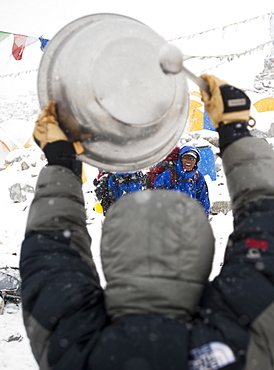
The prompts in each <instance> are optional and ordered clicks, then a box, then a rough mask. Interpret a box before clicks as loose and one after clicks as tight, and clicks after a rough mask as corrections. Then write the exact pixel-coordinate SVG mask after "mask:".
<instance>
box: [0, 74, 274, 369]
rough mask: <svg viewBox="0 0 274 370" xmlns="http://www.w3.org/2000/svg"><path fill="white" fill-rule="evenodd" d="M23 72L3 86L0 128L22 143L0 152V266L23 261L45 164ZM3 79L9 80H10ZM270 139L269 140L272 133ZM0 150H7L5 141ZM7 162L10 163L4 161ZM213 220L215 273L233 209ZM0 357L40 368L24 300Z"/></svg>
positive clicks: (220, 190) (218, 188)
mask: <svg viewBox="0 0 274 370" xmlns="http://www.w3.org/2000/svg"><path fill="white" fill-rule="evenodd" d="M20 78H21V82H20V83H19V82H18V81H14V80H13V78H11V79H10V81H9V84H12V83H14V84H15V85H16V83H19V86H22V85H23V84H25V85H24V89H23V90H22V91H20V89H19V90H17V91H15V90H14V91H13V94H9V93H7V94H4V92H3V90H1V91H2V97H1V101H0V107H1V116H0V129H2V130H3V131H4V132H5V135H6V136H5V137H9V138H10V139H11V140H12V141H13V142H14V143H15V145H16V146H17V147H18V148H17V149H15V150H13V151H11V152H10V153H8V154H7V155H6V154H5V153H3V152H0V157H2V158H3V157H5V160H4V161H2V163H1V165H0V194H1V228H0V269H1V268H5V267H6V266H9V267H13V268H18V266H19V258H20V248H21V242H22V240H23V237H24V230H25V225H26V219H27V215H28V210H29V206H30V203H31V201H32V199H33V195H34V193H33V189H34V188H35V184H36V181H37V176H38V174H39V172H40V170H41V168H42V167H43V166H44V165H45V164H46V160H45V157H44V155H43V153H42V151H41V150H40V149H39V148H38V147H37V146H36V145H35V144H34V143H33V142H32V141H31V140H30V141H29V144H30V146H28V147H25V146H24V145H25V143H26V142H27V141H28V140H29V139H30V138H31V133H32V130H33V126H34V122H35V119H36V117H37V115H38V112H39V107H38V101H37V96H36V93H35V92H34V91H35V88H34V85H33V82H34V80H35V76H33V74H30V75H29V76H25V75H22V76H21V77H20V76H19V77H18V79H20ZM4 82H5V83H6V81H4ZM26 84H27V85H26ZM28 84H29V85H28ZM29 86H30V87H29ZM272 113H273V112H272ZM264 117H265V118H263V116H261V117H260V124H261V127H262V128H261V129H262V130H263V131H264V132H267V130H268V129H269V125H270V123H271V120H270V116H269V115H267V114H266V115H265V116H264ZM272 118H273V116H272ZM272 121H273V120H272ZM257 128H258V129H259V128H260V127H258V126H257ZM201 133H202V132H200V133H199V132H196V133H195V134H193V135H192V136H191V135H190V136H187V137H186V138H184V139H187V140H190V141H189V142H188V143H191V144H193V145H199V143H201V141H204V139H203V135H201ZM0 134H1V132H0ZM206 136H209V137H210V136H212V137H215V136H216V133H214V132H213V131H209V132H206ZM0 140H1V137H0ZM269 140H270V141H271V139H269ZM211 147H212V150H213V152H214V154H215V153H217V152H218V149H217V148H216V147H214V145H211ZM1 150H3V146H2V149H1ZM4 154H5V155H4ZM3 162H6V164H9V165H8V166H6V165H4V164H3ZM216 165H217V180H216V181H211V179H210V177H209V176H207V177H206V180H207V183H208V186H209V194H210V200H211V203H212V204H213V203H214V202H216V201H229V195H228V192H227V187H226V180H225V178H224V174H223V170H222V163H221V160H220V159H217V160H216ZM84 169H85V175H86V178H87V181H86V182H85V183H84V185H83V190H84V195H85V200H86V209H87V224H88V230H89V232H90V235H91V237H92V241H93V243H92V246H91V248H92V252H93V256H94V259H95V262H96V264H97V267H98V270H99V273H100V274H101V278H102V283H104V279H103V275H102V270H101V265H100V250H99V243H100V236H101V227H102V223H103V219H104V217H103V216H102V214H99V213H97V212H95V211H94V210H93V206H94V204H95V202H96V199H95V197H94V193H93V192H92V191H93V179H94V177H95V176H96V175H97V169H96V168H93V167H91V166H89V165H86V164H85V165H84ZM15 184H19V185H17V190H18V189H19V195H20V197H21V198H20V201H18V202H15V201H14V200H13V199H12V197H14V193H13V195H12V194H11V192H10V189H11V187H12V186H13V185H15ZM210 223H211V226H212V228H213V231H214V234H215V238H216V250H215V256H214V261H213V267H212V272H211V275H210V279H212V278H213V277H214V276H215V275H216V274H218V272H219V270H220V267H221V264H222V261H223V255H224V250H225V246H226V242H227V238H228V235H229V234H230V232H231V231H232V214H231V211H228V212H220V213H218V214H214V215H211V216H210ZM197 232H198V230H197ZM0 358H1V368H2V369H8V370H12V369H14V368H20V370H29V369H38V366H37V364H36V362H35V360H34V358H33V356H32V353H31V350H30V346H29V340H28V337H27V335H26V332H25V328H24V325H23V321H22V310H21V305H20V304H19V305H16V304H13V303H8V304H7V305H6V306H5V307H4V312H3V314H2V315H0Z"/></svg>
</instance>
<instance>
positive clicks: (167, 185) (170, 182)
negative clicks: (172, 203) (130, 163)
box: [154, 145, 210, 216]
mask: <svg viewBox="0 0 274 370" xmlns="http://www.w3.org/2000/svg"><path fill="white" fill-rule="evenodd" d="M199 160H200V152H199V149H197V148H195V147H194V146H187V145H186V146H183V147H182V148H181V149H180V151H179V158H178V160H177V162H176V165H175V168H174V171H172V170H171V169H167V170H165V171H164V172H163V173H161V174H160V175H158V176H157V177H156V179H155V181H154V189H157V188H162V189H171V190H177V191H182V192H183V193H186V194H187V195H189V196H190V197H191V198H194V199H197V200H198V202H199V203H200V204H201V206H202V207H203V208H204V210H205V212H206V214H207V216H208V215H209V212H210V201H209V196H208V188H207V184H206V181H205V178H204V175H203V174H202V173H201V172H200V171H199V170H198V166H197V164H198V162H199Z"/></svg>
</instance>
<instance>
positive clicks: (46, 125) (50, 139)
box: [33, 101, 83, 177]
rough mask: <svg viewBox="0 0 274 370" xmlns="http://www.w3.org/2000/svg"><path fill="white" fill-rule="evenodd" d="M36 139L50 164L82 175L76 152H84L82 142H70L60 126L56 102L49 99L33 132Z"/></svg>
mask: <svg viewBox="0 0 274 370" xmlns="http://www.w3.org/2000/svg"><path fill="white" fill-rule="evenodd" d="M33 136H34V139H35V141H36V143H37V144H38V145H39V146H40V148H41V149H42V150H43V151H44V153H45V155H46V157H47V160H48V164H49V165H60V166H63V167H67V168H69V169H71V170H72V171H73V172H74V173H75V174H76V175H77V176H79V177H81V174H82V163H81V162H80V161H78V160H77V159H76V154H81V153H83V147H82V145H81V143H70V142H69V140H68V137H67V135H66V134H65V133H64V132H63V130H62V129H61V128H60V127H59V122H58V117H57V112H56V104H55V103H54V102H53V101H49V102H48V103H47V105H46V106H45V108H44V109H43V111H42V113H41V114H40V116H39V117H38V119H37V121H36V123H35V128H34V132H33Z"/></svg>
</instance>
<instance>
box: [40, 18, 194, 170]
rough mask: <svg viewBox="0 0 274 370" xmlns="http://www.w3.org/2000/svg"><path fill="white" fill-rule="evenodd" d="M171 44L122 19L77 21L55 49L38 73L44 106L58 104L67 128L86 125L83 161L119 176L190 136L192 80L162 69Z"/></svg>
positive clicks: (59, 35)
mask: <svg viewBox="0 0 274 370" xmlns="http://www.w3.org/2000/svg"><path fill="white" fill-rule="evenodd" d="M165 44H166V41H165V40H164V39H163V38H162V37H161V36H159V35H158V34H157V33H156V32H154V31H153V30H152V29H150V28H149V27H148V26H146V25H145V24H143V23H141V22H139V21H137V20H135V19H132V18H128V17H125V16H121V15H116V14H93V15H89V16H86V17H83V18H80V19H77V20H75V21H73V22H72V23H70V24H68V25H67V26H65V27H64V28H63V29H61V30H60V31H59V32H58V33H57V34H56V35H55V36H54V38H53V39H52V40H51V41H50V42H49V43H48V45H47V47H46V49H45V52H44V55H43V58H42V60H41V63H40V67H39V72H38V97H39V102H40V106H41V108H43V107H44V106H45V105H46V103H47V102H48V100H54V101H55V102H57V106H58V113H59V119H60V121H61V122H60V123H61V126H63V125H65V122H62V121H65V120H68V117H69V118H71V119H72V122H73V123H74V124H75V123H76V125H79V128H80V131H81V133H82V134H85V135H84V136H85V137H87V138H86V139H85V140H83V141H82V145H83V147H84V149H85V153H84V154H83V155H81V156H80V159H81V160H83V161H84V162H86V163H88V164H91V165H92V166H95V167H98V168H100V169H105V170H107V171H114V172H124V171H135V170H138V169H142V168H146V167H148V166H150V165H152V164H155V163H157V162H158V161H160V160H161V159H162V158H163V157H165V156H166V155H167V154H168V153H169V152H170V151H171V150H172V148H173V147H174V146H175V145H176V143H177V142H178V140H179V139H180V137H181V135H182V134H183V133H184V132H186V131H187V127H186V122H187V117H188V102H189V99H188V88H187V81H186V77H185V75H184V73H183V72H180V73H177V74H165V73H164V72H163V70H162V69H161V67H160V64H159V52H160V49H161V48H162V47H163V46H164V45H165ZM64 112H65V114H64Z"/></svg>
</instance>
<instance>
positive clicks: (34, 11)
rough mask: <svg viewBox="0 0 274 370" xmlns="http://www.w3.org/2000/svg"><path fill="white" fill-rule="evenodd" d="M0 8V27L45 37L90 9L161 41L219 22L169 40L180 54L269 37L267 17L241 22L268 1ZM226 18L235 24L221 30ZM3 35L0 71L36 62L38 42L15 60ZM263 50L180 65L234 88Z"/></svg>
mask: <svg viewBox="0 0 274 370" xmlns="http://www.w3.org/2000/svg"><path fill="white" fill-rule="evenodd" d="M0 9H1V15H0V31H3V32H10V33H18V34H22V35H26V36H32V37H40V36H42V37H44V38H46V39H51V38H53V36H54V35H55V34H56V33H57V32H58V31H59V30H60V29H61V28H63V27H64V26H65V25H67V24H68V23H69V22H71V21H73V20H75V19H77V18H80V17H82V16H85V15H88V14H94V13H116V14H122V15H126V16H129V17H132V18H135V19H137V20H139V21H141V22H143V23H145V24H146V25H148V26H149V27H151V28H152V29H154V30H155V31H156V32H158V33H159V34H160V35H161V36H163V37H164V38H165V39H166V40H170V39H176V38H180V37H183V36H187V35H190V34H194V33H199V32H203V31H206V30H209V29H213V28H217V27H220V29H218V30H216V31H214V32H212V33H207V34H206V35H204V36H203V35H202V36H198V37H194V38H193V39H191V40H179V41H178V42H176V41H175V42H174V43H175V45H177V46H178V47H180V49H181V50H182V52H183V53H184V54H186V55H202V56H204V55H220V54H221V55H223V54H225V55H227V54H230V53H241V52H245V51H246V50H249V49H251V48H254V47H256V46H258V45H260V44H262V43H264V42H267V41H269V40H270V37H269V24H268V23H269V22H268V21H267V19H265V20H263V21H262V20H259V21H251V22H250V21H249V22H246V23H242V21H245V20H248V19H250V18H253V17H256V16H260V15H263V14H266V13H270V12H271V11H274V0H260V1H250V0H193V1H188V2H187V1H184V0H168V1H161V0H136V1H133V0H97V1H94V0H0ZM232 23H238V25H237V26H235V27H229V28H227V29H225V30H223V29H222V27H223V26H227V25H229V24H232ZM8 39H9V40H7V39H6V40H4V41H3V42H1V43H0V76H3V75H4V74H7V73H14V72H19V71H28V70H33V69H37V68H38V67H39V62H40V59H41V57H42V55H43V53H42V52H41V51H40V42H36V43H35V44H33V45H31V46H29V47H28V48H26V50H25V52H24V55H23V58H22V60H21V61H15V60H14V59H13V58H12V56H11V47H12V42H13V40H12V38H11V37H10V38H8ZM4 48H5V49H4ZM269 51H270V47H268V48H267V47H266V48H264V49H263V50H262V51H255V52H253V53H252V54H251V55H250V56H243V57H241V58H239V61H237V60H236V61H233V62H229V63H224V66H223V67H222V66H221V67H218V69H216V68H215V67H216V66H219V65H220V60H218V59H210V60H203V61H201V60H197V59H191V60H189V61H188V62H186V66H187V67H188V68H189V69H190V70H192V71H193V72H194V73H196V74H200V73H203V72H204V71H206V73H212V74H216V75H218V77H221V78H223V79H226V80H227V81H229V82H230V83H232V84H235V85H237V86H239V87H250V86H252V85H253V81H254V77H255V75H256V74H257V73H260V72H262V70H263V66H264V58H265V57H266V56H267V55H268V53H269ZM234 79H235V81H234ZM5 80H6V78H5ZM6 83H7V82H6Z"/></svg>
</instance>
